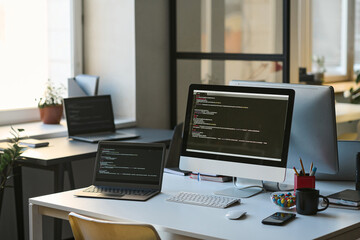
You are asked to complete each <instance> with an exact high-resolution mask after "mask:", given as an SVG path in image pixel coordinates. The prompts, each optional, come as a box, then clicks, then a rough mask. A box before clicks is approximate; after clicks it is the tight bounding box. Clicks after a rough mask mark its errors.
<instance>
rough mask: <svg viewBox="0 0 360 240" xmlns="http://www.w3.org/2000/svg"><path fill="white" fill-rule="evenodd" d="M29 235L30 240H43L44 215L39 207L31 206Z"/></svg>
mask: <svg viewBox="0 0 360 240" xmlns="http://www.w3.org/2000/svg"><path fill="white" fill-rule="evenodd" d="M29 234H30V240H42V239H43V235H42V215H41V214H40V213H39V206H37V205H34V204H32V203H30V204H29Z"/></svg>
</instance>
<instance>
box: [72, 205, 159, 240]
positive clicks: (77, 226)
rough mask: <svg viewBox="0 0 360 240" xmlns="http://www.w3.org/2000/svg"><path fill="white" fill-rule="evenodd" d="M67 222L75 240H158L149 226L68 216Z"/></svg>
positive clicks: (81, 216)
mask: <svg viewBox="0 0 360 240" xmlns="http://www.w3.org/2000/svg"><path fill="white" fill-rule="evenodd" d="M69 221H70V225H71V229H72V232H73V235H74V238H75V240H110V239H126V240H133V239H134V240H135V239H136V240H138V239H144V240H159V239H160V237H159V234H158V233H157V231H156V230H155V228H154V227H153V226H151V225H149V224H140V223H120V222H110V221H104V220H99V219H94V218H90V217H86V216H83V215H80V214H77V213H73V212H71V213H70V214H69Z"/></svg>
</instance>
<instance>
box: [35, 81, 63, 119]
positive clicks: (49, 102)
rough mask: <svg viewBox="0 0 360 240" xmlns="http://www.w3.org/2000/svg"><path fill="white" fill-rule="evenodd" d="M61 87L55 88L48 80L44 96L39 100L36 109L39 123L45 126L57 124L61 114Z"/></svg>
mask: <svg viewBox="0 0 360 240" xmlns="http://www.w3.org/2000/svg"><path fill="white" fill-rule="evenodd" d="M64 91H65V87H64V86H63V85H60V86H56V85H55V84H54V83H53V82H52V81H51V80H50V79H49V80H48V81H47V82H46V89H45V92H44V96H43V97H42V98H40V100H39V102H38V107H39V110H40V118H41V121H42V122H43V123H45V124H59V123H60V120H61V117H62V114H63V97H62V95H63V93H64Z"/></svg>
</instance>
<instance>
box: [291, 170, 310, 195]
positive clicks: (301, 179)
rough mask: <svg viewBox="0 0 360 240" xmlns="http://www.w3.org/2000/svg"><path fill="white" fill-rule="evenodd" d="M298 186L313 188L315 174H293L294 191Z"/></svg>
mask: <svg viewBox="0 0 360 240" xmlns="http://www.w3.org/2000/svg"><path fill="white" fill-rule="evenodd" d="M298 188H315V176H308V175H306V176H298V175H296V174H295V175H294V192H295V191H296V189H298Z"/></svg>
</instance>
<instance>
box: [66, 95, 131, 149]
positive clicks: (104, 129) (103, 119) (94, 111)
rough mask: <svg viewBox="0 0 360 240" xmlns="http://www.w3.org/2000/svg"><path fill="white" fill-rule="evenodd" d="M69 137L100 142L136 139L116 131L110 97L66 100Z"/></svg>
mask: <svg viewBox="0 0 360 240" xmlns="http://www.w3.org/2000/svg"><path fill="white" fill-rule="evenodd" d="M64 103H65V113H66V122H67V128H68V135H69V137H70V138H72V139H74V140H80V141H85V142H92V143H95V142H98V141H102V140H118V139H130V138H136V137H138V135H135V134H129V133H124V132H121V131H116V130H115V124H114V113H113V109H112V104H111V97H110V95H102V96H87V97H75V98H66V99H64Z"/></svg>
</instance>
